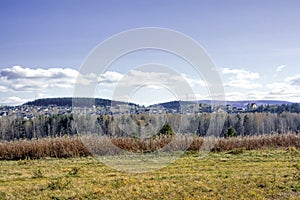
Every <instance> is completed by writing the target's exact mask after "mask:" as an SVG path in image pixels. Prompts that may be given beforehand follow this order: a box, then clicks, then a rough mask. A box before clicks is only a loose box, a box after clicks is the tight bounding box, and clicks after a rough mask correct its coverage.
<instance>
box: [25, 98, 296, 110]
mask: <svg viewBox="0 0 300 200" xmlns="http://www.w3.org/2000/svg"><path fill="white" fill-rule="evenodd" d="M214 102H215V103H216V104H220V103H225V104H229V105H231V106H233V107H245V106H247V104H249V103H256V104H257V105H258V106H260V105H282V104H292V103H293V102H289V101H280V100H241V101H225V102H224V101H214ZM73 103H74V105H76V106H87V105H95V106H110V105H120V104H129V105H137V104H134V103H126V102H122V101H113V100H109V99H101V98H85V97H77V98H72V97H61V98H44V99H36V100H34V101H30V102H27V103H25V104H23V105H31V106H50V105H54V106H67V107H71V106H72V105H73ZM194 103H198V104H199V103H203V104H208V105H210V104H212V101H211V100H198V101H169V102H164V103H158V104H153V105H150V106H148V107H155V106H162V107H164V108H167V109H176V108H179V107H180V106H181V105H187V104H194Z"/></svg>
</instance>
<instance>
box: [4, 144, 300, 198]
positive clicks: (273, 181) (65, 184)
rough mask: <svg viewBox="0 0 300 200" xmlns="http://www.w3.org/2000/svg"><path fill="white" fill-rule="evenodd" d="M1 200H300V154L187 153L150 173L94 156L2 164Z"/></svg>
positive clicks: (286, 152)
mask: <svg viewBox="0 0 300 200" xmlns="http://www.w3.org/2000/svg"><path fill="white" fill-rule="evenodd" d="M0 199H300V153H299V151H297V150H296V148H289V149H287V150H251V151H244V150H241V151H240V150H232V151H225V152H219V153H209V154H207V155H205V156H202V155H201V153H199V152H186V153H185V154H184V155H183V156H182V157H181V158H179V159H178V160H176V161H175V163H173V164H171V165H168V166H167V167H165V168H162V169H160V170H156V171H153V172H147V173H125V172H120V171H116V170H114V169H112V168H110V167H108V166H106V165H103V164H102V163H100V162H98V161H97V160H95V159H94V158H92V157H82V158H80V157H79V158H66V159H58V158H45V159H36V160H28V159H25V160H19V161H5V160H2V161H0Z"/></svg>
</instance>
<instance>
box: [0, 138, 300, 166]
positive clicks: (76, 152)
mask: <svg viewBox="0 0 300 200" xmlns="http://www.w3.org/2000/svg"><path fill="white" fill-rule="evenodd" d="M207 140H208V138H205V137H192V136H174V137H167V136H161V137H156V138H141V139H138V138H129V137H123V138H121V137H120V138H115V137H106V136H85V137H75V136H74V137H59V138H43V139H38V140H18V141H2V142H0V160H19V159H26V158H31V159H39V158H46V157H55V158H67V157H80V156H89V155H93V154H96V155H114V154H119V153H122V152H123V151H130V152H141V153H148V152H152V151H182V150H189V151H198V150H200V149H201V147H202V146H203V145H205V144H206V142H207ZM210 145H212V146H211V147H210V148H209V149H210V150H212V151H216V152H219V151H229V150H232V149H236V148H245V149H247V150H259V149H283V148H289V147H295V148H297V149H300V135H295V134H275V135H262V136H247V137H233V138H210Z"/></svg>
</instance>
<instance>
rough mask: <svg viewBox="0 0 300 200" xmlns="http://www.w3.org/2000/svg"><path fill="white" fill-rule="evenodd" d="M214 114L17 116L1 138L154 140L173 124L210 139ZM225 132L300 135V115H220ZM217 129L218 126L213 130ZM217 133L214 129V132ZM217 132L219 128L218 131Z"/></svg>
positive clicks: (1, 123)
mask: <svg viewBox="0 0 300 200" xmlns="http://www.w3.org/2000/svg"><path fill="white" fill-rule="evenodd" d="M213 115H214V114H213V113H201V114H198V115H180V114H166V115H159V114H157V115H147V114H135V115H128V116H124V115H83V114H82V115H78V114H71V115H60V114H57V115H52V116H46V115H43V114H41V115H39V116H38V117H35V118H32V119H24V118H21V117H17V116H9V117H8V116H3V117H2V118H0V139H2V140H13V139H32V138H43V137H61V136H64V135H78V134H82V133H91V134H98V135H107V136H132V137H150V136H152V135H154V134H157V132H159V130H161V128H162V127H163V126H164V125H165V124H169V125H170V127H172V130H173V131H174V132H175V133H181V134H186V133H190V134H195V135H198V136H206V135H207V134H208V132H209V129H211V128H212V127H213V126H214V123H216V122H215V118H213V117H212V116H213ZM218 115H219V117H221V118H222V119H223V120H221V121H220V123H222V124H221V130H220V132H219V133H216V136H220V137H225V136H226V133H227V132H228V129H229V128H230V129H231V130H230V131H235V132H236V135H240V136H249V135H262V134H272V133H279V134H283V133H288V132H290V133H296V134H298V133H299V132H300V113H291V112H281V113H270V112H268V113H264V112H262V113H259V112H257V113H238V114H236V113H231V114H227V113H220V114H218ZM213 128H214V127H213ZM213 130H214V129H213ZM216 130H217V129H216Z"/></svg>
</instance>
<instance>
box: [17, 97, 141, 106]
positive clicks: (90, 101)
mask: <svg viewBox="0 0 300 200" xmlns="http://www.w3.org/2000/svg"><path fill="white" fill-rule="evenodd" d="M116 104H118V105H119V104H127V103H125V102H121V101H112V100H108V99H101V98H72V97H63V98H45V99H37V100H34V101H30V102H27V103H25V104H23V105H31V106H51V105H53V106H66V107H71V106H72V105H75V106H78V107H83V106H91V105H95V106H110V105H116ZM129 105H135V104H133V103H129Z"/></svg>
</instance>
